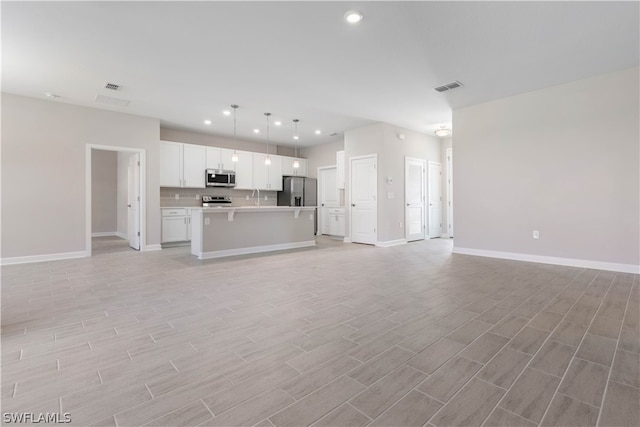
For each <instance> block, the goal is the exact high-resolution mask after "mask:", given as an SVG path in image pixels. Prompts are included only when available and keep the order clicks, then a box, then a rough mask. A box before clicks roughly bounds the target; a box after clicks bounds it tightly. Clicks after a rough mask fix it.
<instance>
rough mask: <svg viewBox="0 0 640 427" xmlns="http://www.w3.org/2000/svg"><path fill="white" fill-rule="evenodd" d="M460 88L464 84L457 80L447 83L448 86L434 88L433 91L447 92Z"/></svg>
mask: <svg viewBox="0 0 640 427" xmlns="http://www.w3.org/2000/svg"><path fill="white" fill-rule="evenodd" d="M460 86H462V83H460V82H459V81H457V80H456V81H455V82H451V83H447V84H446V85H443V86H438V87H434V88H433V90H435V91H436V92H446V91H448V90H452V89H455V88H458V87H460Z"/></svg>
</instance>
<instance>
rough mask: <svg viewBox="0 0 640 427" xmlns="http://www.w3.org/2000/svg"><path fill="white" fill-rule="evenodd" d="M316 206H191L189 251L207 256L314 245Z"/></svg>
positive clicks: (200, 256)
mask: <svg viewBox="0 0 640 427" xmlns="http://www.w3.org/2000/svg"><path fill="white" fill-rule="evenodd" d="M315 209H316V208H315V206H308V207H307V206H305V207H288V206H268V207H267V206H265V207H253V206H251V207H235V208H234V207H213V208H191V227H192V228H191V253H192V254H193V255H196V256H197V257H198V259H209V258H221V257H227V256H234V255H244V254H254V253H260V252H270V251H279V250H285V249H294V248H303V247H308V246H315V244H316V241H315V237H314V215H315Z"/></svg>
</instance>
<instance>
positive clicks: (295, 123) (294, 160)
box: [293, 119, 300, 169]
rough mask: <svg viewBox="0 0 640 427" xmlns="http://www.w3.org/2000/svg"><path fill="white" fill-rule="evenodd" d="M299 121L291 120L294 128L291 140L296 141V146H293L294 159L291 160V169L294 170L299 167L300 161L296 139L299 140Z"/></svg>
mask: <svg viewBox="0 0 640 427" xmlns="http://www.w3.org/2000/svg"><path fill="white" fill-rule="evenodd" d="M299 121H300V120H298V119H293V123H294V125H295V127H296V133H295V134H294V135H293V139H295V140H296V145H295V150H296V154H295V158H294V159H293V168H294V169H298V168H299V167H300V161H299V160H298V139H300V138H299V137H298V122H299Z"/></svg>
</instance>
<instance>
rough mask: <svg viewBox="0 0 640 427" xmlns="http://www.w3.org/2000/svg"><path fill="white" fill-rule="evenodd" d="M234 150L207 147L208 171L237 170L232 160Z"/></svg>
mask: <svg viewBox="0 0 640 427" xmlns="http://www.w3.org/2000/svg"><path fill="white" fill-rule="evenodd" d="M232 156H233V150H230V149H228V148H219V147H207V169H222V170H232V171H235V170H236V162H234V161H233V160H232Z"/></svg>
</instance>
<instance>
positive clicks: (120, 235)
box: [115, 231, 129, 240]
mask: <svg viewBox="0 0 640 427" xmlns="http://www.w3.org/2000/svg"><path fill="white" fill-rule="evenodd" d="M115 235H116V236H117V237H120V238H121V239H124V240H129V236H127V234H126V233H123V232H121V231H116V234H115Z"/></svg>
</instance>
